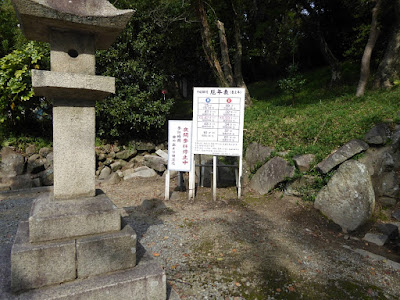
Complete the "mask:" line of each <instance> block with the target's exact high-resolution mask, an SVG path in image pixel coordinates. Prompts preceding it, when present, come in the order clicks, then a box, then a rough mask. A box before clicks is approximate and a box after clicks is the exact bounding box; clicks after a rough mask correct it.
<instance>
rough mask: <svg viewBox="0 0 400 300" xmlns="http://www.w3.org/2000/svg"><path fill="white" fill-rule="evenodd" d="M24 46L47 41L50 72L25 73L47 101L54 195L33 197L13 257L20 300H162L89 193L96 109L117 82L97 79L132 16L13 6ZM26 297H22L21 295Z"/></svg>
mask: <svg viewBox="0 0 400 300" xmlns="http://www.w3.org/2000/svg"><path fill="white" fill-rule="evenodd" d="M12 2H13V5H14V8H15V10H16V12H17V16H18V18H19V21H20V24H21V27H22V30H23V32H24V34H25V36H26V37H27V38H28V39H32V40H36V41H42V42H49V43H50V47H51V52H50V65H51V71H42V70H32V85H33V88H34V92H35V94H36V95H38V96H45V97H47V98H49V99H51V100H52V101H53V146H54V193H53V194H51V195H50V196H46V197H43V196H42V197H39V198H37V199H36V200H35V201H34V203H33V205H32V208H31V212H30V216H29V220H28V221H27V222H21V223H20V226H19V228H18V232H17V236H16V240H15V243H14V245H13V248H12V252H11V289H12V291H14V292H18V293H21V292H22V294H21V295H22V296H21V295H20V296H19V297H22V298H18V299H25V298H24V297H26V299H36V298H35V297H37V299H48V298H51V299H59V298H60V299H61V298H62V299H67V298H68V299H76V298H79V299H117V297H118V299H165V297H166V278H165V274H164V271H163V270H162V269H161V268H160V267H159V266H158V265H156V264H155V263H154V262H152V261H145V259H142V261H143V262H139V264H138V265H137V264H136V234H135V232H134V231H133V229H132V228H131V227H130V226H125V227H124V228H122V225H121V216H120V212H119V210H118V209H117V207H116V206H115V205H114V204H113V203H112V201H111V200H110V199H109V198H108V197H107V196H106V195H105V194H104V193H102V192H101V191H99V190H98V191H96V188H95V164H96V160H95V157H96V156H95V102H96V100H102V99H103V98H104V97H106V96H107V95H109V94H111V93H114V92H115V79H114V78H112V77H103V76H97V75H95V50H96V49H107V48H108V47H110V46H111V44H112V43H113V41H114V40H115V39H116V38H117V36H118V35H119V34H120V32H121V31H122V30H123V29H124V28H125V26H126V24H127V22H128V21H129V19H130V17H131V16H132V14H133V11H132V10H119V9H116V8H115V7H114V6H113V5H111V4H110V3H109V2H108V1H107V0H12ZM29 290H30V291H29Z"/></svg>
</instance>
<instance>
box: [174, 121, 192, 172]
mask: <svg viewBox="0 0 400 300" xmlns="http://www.w3.org/2000/svg"><path fill="white" fill-rule="evenodd" d="M192 124H193V123H192V121H186V120H185V121H184V120H169V121H168V170H170V171H181V172H190V170H191V168H192V159H191V158H192V134H193V130H192V127H193V126H192ZM185 128H186V129H187V130H185ZM185 140H186V142H185ZM185 146H186V148H184V147H185ZM184 156H186V158H184ZM184 161H187V163H186V164H184V163H183V162H184Z"/></svg>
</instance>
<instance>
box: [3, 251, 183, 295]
mask: <svg viewBox="0 0 400 300" xmlns="http://www.w3.org/2000/svg"><path fill="white" fill-rule="evenodd" d="M145 256H147V255H145ZM166 286H167V285H166V276H165V272H164V270H163V269H162V268H161V267H160V266H159V265H158V264H157V263H156V262H154V260H151V258H148V257H147V258H142V259H141V261H140V262H139V264H138V265H137V266H136V267H134V268H132V269H128V270H125V271H120V272H115V273H113V274H107V275H99V276H95V277H91V278H87V279H84V280H76V281H73V282H67V283H64V284H62V285H57V286H52V287H48V288H43V289H37V290H34V291H29V292H26V293H23V294H20V295H19V296H18V300H43V299H52V300H61V299H62V300H70V299H85V300H110V299H135V300H165V299H166V298H167V288H166ZM10 299H17V297H15V298H10ZM170 299H172V298H170ZM178 299H179V298H178Z"/></svg>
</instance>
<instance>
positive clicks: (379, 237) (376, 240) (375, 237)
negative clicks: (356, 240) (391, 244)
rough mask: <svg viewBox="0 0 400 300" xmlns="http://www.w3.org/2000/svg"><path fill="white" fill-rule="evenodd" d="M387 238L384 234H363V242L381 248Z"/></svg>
mask: <svg viewBox="0 0 400 300" xmlns="http://www.w3.org/2000/svg"><path fill="white" fill-rule="evenodd" d="M388 239H389V237H388V236H387V235H386V234H377V233H371V232H368V233H366V234H365V236H364V238H363V240H364V241H366V242H369V243H373V244H375V245H378V246H383V245H385V244H386V242H387V241H388Z"/></svg>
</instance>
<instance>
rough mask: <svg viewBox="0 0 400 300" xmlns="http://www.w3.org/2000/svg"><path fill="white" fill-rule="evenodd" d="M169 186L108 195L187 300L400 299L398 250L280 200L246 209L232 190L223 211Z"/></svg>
mask: <svg viewBox="0 0 400 300" xmlns="http://www.w3.org/2000/svg"><path fill="white" fill-rule="evenodd" d="M163 184H164V181H163V180H160V179H150V180H148V179H135V180H133V181H126V182H122V183H120V184H117V185H109V186H107V185H103V186H100V188H102V189H103V190H104V191H105V192H106V193H107V195H108V196H109V197H110V198H111V199H112V200H113V201H114V203H115V204H116V205H117V206H118V207H121V208H124V209H125V213H126V217H125V222H126V223H128V224H131V225H132V226H133V227H134V229H135V230H136V231H137V232H138V237H139V242H140V244H141V245H142V246H143V247H144V248H145V249H146V250H147V251H149V252H150V253H152V255H153V256H154V257H155V259H157V260H158V261H159V262H160V263H161V264H162V265H163V266H164V267H165V270H166V273H167V279H168V280H169V282H170V284H171V285H172V286H173V288H174V289H175V290H176V291H177V292H178V294H179V295H180V296H181V298H182V299H399V298H400V264H397V263H398V262H400V259H399V256H398V254H399V253H398V252H396V251H397V248H396V247H397V246H396V245H394V244H391V245H389V246H388V247H377V246H374V245H368V244H366V243H365V242H363V241H362V240H361V237H362V236H363V234H364V232H365V230H367V229H368V225H367V226H366V227H365V228H364V229H363V230H360V231H359V232H358V233H357V234H353V235H344V234H343V233H342V232H341V230H340V228H339V227H338V226H336V225H335V224H332V223H331V222H329V221H328V220H326V219H325V218H324V217H322V216H321V215H320V214H319V213H318V212H317V211H315V210H314V209H313V207H312V205H311V203H307V202H303V201H302V200H301V199H299V198H294V197H284V196H282V194H280V193H278V192H276V193H272V194H269V195H267V196H256V195H254V194H251V193H249V192H248V193H246V194H245V196H244V199H243V200H242V201H238V200H236V199H235V192H236V191H235V190H234V189H233V188H230V189H219V190H218V200H217V201H216V202H214V201H212V200H211V194H210V189H206V188H201V189H199V191H198V196H197V198H196V200H195V201H188V200H187V194H186V193H181V192H174V193H173V195H172V200H170V201H167V202H166V201H163V189H164V187H163ZM397 243H398V241H397ZM357 249H358V250H357ZM361 249H364V250H366V251H368V252H362V251H361ZM357 251H358V252H360V253H361V252H362V253H363V254H364V256H363V255H360V254H359V253H357ZM365 253H366V254H365ZM370 253H376V254H379V255H381V256H384V257H386V258H389V259H390V260H388V259H386V260H376V258H374V257H373V256H372V254H370ZM390 263H392V265H391V266H390V265H389V264H390Z"/></svg>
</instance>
